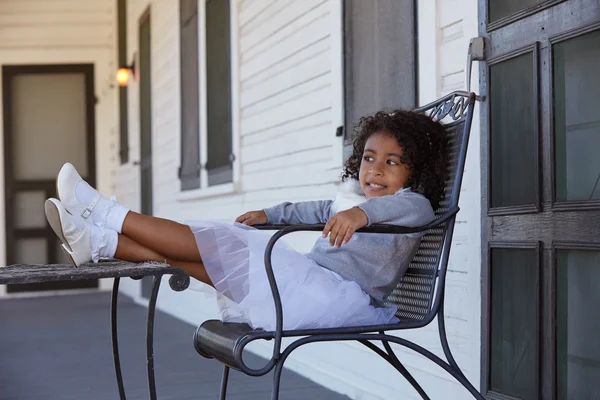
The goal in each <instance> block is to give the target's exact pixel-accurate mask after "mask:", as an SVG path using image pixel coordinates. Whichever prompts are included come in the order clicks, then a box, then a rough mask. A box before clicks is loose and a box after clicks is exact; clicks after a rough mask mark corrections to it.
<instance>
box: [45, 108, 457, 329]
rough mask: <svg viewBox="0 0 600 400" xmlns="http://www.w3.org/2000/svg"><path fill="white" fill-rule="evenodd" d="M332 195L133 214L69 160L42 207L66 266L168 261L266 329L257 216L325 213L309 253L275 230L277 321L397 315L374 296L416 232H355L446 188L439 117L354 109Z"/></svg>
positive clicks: (381, 296)
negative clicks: (183, 215)
mask: <svg viewBox="0 0 600 400" xmlns="http://www.w3.org/2000/svg"><path fill="white" fill-rule="evenodd" d="M357 128H358V129H357V133H358V135H357V136H356V138H355V140H354V151H353V153H352V155H351V156H350V158H349V159H348V161H347V162H346V164H345V168H344V171H343V174H342V180H343V181H345V182H344V183H343V184H342V186H343V187H345V188H346V189H347V188H348V187H350V188H353V189H354V190H355V191H356V193H354V194H352V193H350V194H349V193H344V192H342V193H338V196H337V197H336V199H335V201H331V200H323V201H311V202H301V203H282V204H279V205H276V206H274V207H271V208H265V209H264V210H258V211H250V212H247V213H245V214H243V215H241V216H240V217H238V218H237V219H236V221H235V223H234V224H226V223H220V222H197V221H195V222H190V223H188V224H186V225H184V224H180V223H177V222H174V221H170V220H166V219H161V218H155V217H150V216H146V215H141V214H138V213H135V212H133V211H130V210H129V209H127V208H126V207H124V206H123V205H121V204H119V203H117V202H115V201H113V200H108V199H106V198H104V197H102V196H101V195H100V194H99V193H98V192H97V191H96V190H95V189H93V188H92V187H91V186H90V185H88V184H87V183H86V182H85V181H84V180H82V179H81V177H80V176H79V174H78V173H77V171H76V170H75V168H74V167H73V166H72V165H71V164H69V163H67V164H65V165H64V166H63V168H62V169H61V171H60V173H59V174H58V179H57V189H58V196H59V198H60V200H57V199H48V200H47V201H46V204H45V211H46V216H47V218H48V221H49V223H50V225H51V226H52V228H53V229H54V231H55V232H56V234H57V235H58V237H59V238H60V240H61V241H62V242H63V250H64V251H65V253H66V254H67V255H68V257H69V258H70V260H71V262H72V263H73V264H74V265H75V266H79V265H81V264H83V263H86V262H89V261H91V260H92V261H94V262H97V261H98V259H99V258H105V257H106V258H118V259H121V260H126V261H132V262H142V261H159V262H166V263H168V264H170V265H172V266H173V267H178V268H182V269H184V270H186V271H187V272H188V273H189V274H190V276H192V277H193V278H196V279H197V280H199V281H201V282H204V283H205V284H207V285H210V286H212V287H214V288H215V289H216V291H217V293H218V300H219V301H218V304H219V308H220V313H221V318H222V319H223V320H224V321H235V322H246V323H248V324H249V325H251V326H252V327H253V328H263V329H266V330H273V329H274V328H275V307H274V303H273V298H272V294H271V290H270V286H269V283H268V280H267V275H266V272H265V267H264V251H265V247H266V244H267V242H268V240H269V237H270V235H269V234H267V233H265V232H262V231H259V230H257V229H255V228H252V225H256V224H267V223H269V224H314V223H326V226H325V229H324V230H323V232H322V237H320V238H318V239H317V241H316V243H315V245H314V247H313V249H312V250H311V251H310V252H309V253H308V254H305V255H303V254H300V253H298V252H296V251H294V250H293V249H291V248H289V247H288V246H286V245H285V244H284V243H283V242H282V241H278V242H277V244H276V245H275V247H274V250H273V254H272V265H273V270H274V274H275V279H276V281H277V285H278V288H279V292H280V295H281V301H282V306H283V327H284V329H304V328H327V327H341V326H357V325H369V324H386V323H391V322H396V321H397V320H396V318H395V316H394V314H395V311H396V310H395V309H394V308H392V307H386V306H385V305H384V302H385V299H386V296H388V295H389V294H390V293H391V292H392V290H393V289H394V288H395V286H396V285H397V283H398V281H399V280H400V279H401V277H402V276H403V274H404V272H405V271H406V269H407V267H408V264H409V263H410V260H411V258H412V257H413V255H414V253H415V252H416V250H417V248H418V246H419V242H420V239H421V236H422V234H406V235H392V234H373V233H355V231H356V230H357V229H359V228H361V227H364V226H369V225H371V224H380V223H387V224H395V225H402V226H408V227H416V226H422V225H425V224H427V223H429V222H431V221H432V220H433V219H434V209H435V208H437V206H438V204H439V202H440V201H441V200H442V199H443V196H444V183H445V178H446V167H447V146H448V145H447V139H446V136H445V132H444V130H443V128H442V126H441V125H440V124H438V123H437V122H434V121H432V120H431V119H430V118H428V117H426V116H424V115H421V114H417V113H413V112H409V111H396V112H394V113H392V114H388V113H384V112H378V113H376V114H375V115H373V116H369V117H364V118H362V119H361V120H360V122H359V124H358V127H357Z"/></svg>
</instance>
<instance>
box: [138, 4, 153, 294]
mask: <svg viewBox="0 0 600 400" xmlns="http://www.w3.org/2000/svg"><path fill="white" fill-rule="evenodd" d="M144 24H148V30H149V36H150V38H149V42H148V58H149V65H147V66H146V67H147V68H148V72H149V76H148V78H147V80H146V79H145V78H144V77H143V72H145V71H142V60H143V58H144V57H143V54H142V45H141V42H142V35H141V30H142V26H143V25H144ZM137 30H138V65H139V68H138V70H139V74H140V78H139V85H138V95H139V96H138V97H139V99H140V101H139V116H140V124H139V126H140V129H139V138H140V157H139V163H138V166H139V169H140V170H139V174H140V175H139V176H140V186H139V190H140V209H141V210H142V212H144V211H148V210H144V208H145V206H144V204H145V201H144V198H143V196H144V190H143V189H142V186H143V185H144V179H143V176H142V169H143V168H144V167H145V162H144V161H148V162H149V163H150V166H149V168H150V188H149V190H150V196H151V198H150V214H152V210H153V208H154V196H153V188H154V183H153V176H152V172H153V171H152V19H151V6H148V7H147V8H146V10H144V12H143V13H142V14H141V15H140V17H139V19H138V27H137ZM144 82H148V84H149V87H148V88H147V90H148V96H149V107H150V109H149V110H148V113H146V114H147V116H148V129H149V131H150V132H149V135H150V136H149V140H150V143H149V145H150V160H143V159H142V157H143V151H144V146H143V145H142V141H143V133H142V117H143V115H144V114H143V113H142V107H143V104H142V90H143V84H144ZM153 279H154V278H152V277H148V276H147V277H144V278H142V279H141V287H140V292H141V295H142V297H145V298H148V299H149V298H150V295H151V293H152V285H153Z"/></svg>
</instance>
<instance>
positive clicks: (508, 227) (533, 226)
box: [488, 211, 600, 246]
mask: <svg viewBox="0 0 600 400" xmlns="http://www.w3.org/2000/svg"><path fill="white" fill-rule="evenodd" d="M488 225H489V226H488V229H489V232H490V236H491V237H490V240H510V241H521V240H522V241H531V240H536V241H537V240H540V241H543V242H544V244H545V246H546V245H549V244H550V242H551V241H553V240H560V241H565V240H566V241H581V242H590V241H596V242H600V211H586V212H575V211H568V212H566V211H565V212H554V213H550V212H544V213H541V214H524V215H515V216H501V217H492V218H489V219H488Z"/></svg>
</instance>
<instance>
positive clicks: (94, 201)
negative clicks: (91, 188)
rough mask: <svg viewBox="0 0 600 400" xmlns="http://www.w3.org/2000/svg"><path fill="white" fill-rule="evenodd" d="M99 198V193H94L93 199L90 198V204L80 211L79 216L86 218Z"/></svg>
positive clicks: (100, 196)
mask: <svg viewBox="0 0 600 400" xmlns="http://www.w3.org/2000/svg"><path fill="white" fill-rule="evenodd" d="M101 198H102V195H101V194H100V193H96V196H94V199H93V200H92V202H91V203H90V205H89V206H87V208H85V209H84V210H83V212H82V213H81V216H82V217H83V218H84V219H87V218H88V217H89V216H90V215H92V211H94V207H96V204H98V202H99V201H100V199H101Z"/></svg>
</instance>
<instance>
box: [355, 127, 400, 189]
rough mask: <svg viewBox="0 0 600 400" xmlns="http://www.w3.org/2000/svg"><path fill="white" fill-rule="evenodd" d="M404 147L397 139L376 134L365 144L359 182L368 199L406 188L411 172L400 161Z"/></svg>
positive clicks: (380, 133)
mask: <svg viewBox="0 0 600 400" xmlns="http://www.w3.org/2000/svg"><path fill="white" fill-rule="evenodd" d="M402 152H403V150H402V147H400V145H399V144H398V141H397V140H396V138H395V137H393V136H391V135H389V134H387V133H384V132H375V133H374V134H372V135H371V136H370V137H369V138H368V139H367V143H365V149H364V151H363V158H362V161H361V163H360V171H359V173H358V180H359V182H360V187H361V188H362V191H363V193H364V194H365V197H366V198H367V199H369V198H371V197H378V196H385V195H388V194H394V193H396V192H397V191H398V190H399V189H401V188H402V187H404V185H405V184H406V182H407V181H408V178H409V177H410V170H409V169H408V167H407V166H406V165H404V164H402V162H401V161H400V156H402Z"/></svg>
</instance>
